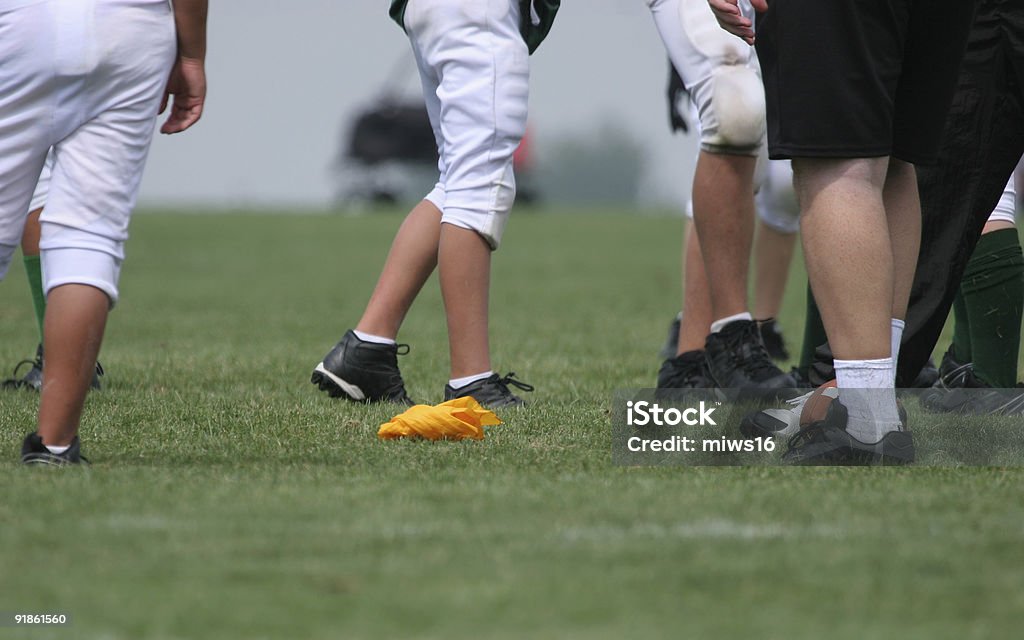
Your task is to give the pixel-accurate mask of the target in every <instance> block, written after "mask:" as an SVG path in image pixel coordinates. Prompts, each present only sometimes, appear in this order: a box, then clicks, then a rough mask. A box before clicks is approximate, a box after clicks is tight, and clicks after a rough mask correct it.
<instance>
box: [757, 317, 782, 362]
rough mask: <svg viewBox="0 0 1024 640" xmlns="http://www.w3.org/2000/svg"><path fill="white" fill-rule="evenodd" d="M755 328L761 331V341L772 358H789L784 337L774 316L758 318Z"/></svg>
mask: <svg viewBox="0 0 1024 640" xmlns="http://www.w3.org/2000/svg"><path fill="white" fill-rule="evenodd" d="M757 328H758V329H759V330H760V331H761V341H762V342H764V348H765V349H766V350H767V351H768V355H769V356H771V357H772V360H789V350H788V349H787V348H786V339H785V338H784V337H783V336H782V328H781V327H779V323H778V322H776V321H775V318H768V319H767V320H758V321H757Z"/></svg>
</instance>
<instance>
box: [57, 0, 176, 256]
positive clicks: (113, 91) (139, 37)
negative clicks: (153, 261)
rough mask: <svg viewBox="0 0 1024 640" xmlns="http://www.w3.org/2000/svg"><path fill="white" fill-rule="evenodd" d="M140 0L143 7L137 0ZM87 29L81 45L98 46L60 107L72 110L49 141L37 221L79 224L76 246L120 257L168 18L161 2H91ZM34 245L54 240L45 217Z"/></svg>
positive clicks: (170, 46)
mask: <svg viewBox="0 0 1024 640" xmlns="http://www.w3.org/2000/svg"><path fill="white" fill-rule="evenodd" d="M143 7H145V8H143ZM93 34H94V35H93V36H92V37H95V38H96V41H97V42H102V43H103V46H102V47H95V45H96V42H88V41H83V43H82V46H83V49H84V50H89V49H93V48H94V47H95V48H96V49H97V50H98V51H100V52H102V53H101V54H100V55H98V56H97V58H96V60H95V64H94V65H91V66H90V67H89V69H88V70H87V71H86V72H85V74H84V76H83V78H82V82H80V83H76V85H75V86H76V87H78V90H77V91H76V92H75V93H74V94H73V95H72V96H70V97H69V98H68V99H67V100H66V103H67V104H62V109H63V110H64V111H66V112H68V113H76V114H78V118H76V119H71V118H68V119H67V120H66V122H64V123H63V124H64V125H65V126H66V127H67V128H68V129H69V132H68V133H67V134H66V135H64V136H63V137H62V139H61V140H60V141H59V142H57V143H56V144H55V145H54V166H53V172H52V175H51V179H50V195H49V200H48V202H47V206H46V208H45V209H44V211H43V215H42V217H41V222H43V223H50V224H55V225H61V226H63V227H67V228H70V229H75V230H78V231H80V232H83V233H82V234H81V235H80V237H81V240H80V241H79V242H80V245H81V246H79V247H78V248H95V249H97V250H102V251H106V252H108V253H111V254H112V255H114V256H115V257H117V258H122V257H123V255H122V248H121V243H123V242H124V240H125V239H126V238H127V235H128V231H127V230H128V219H129V217H130V214H131V211H132V209H133V208H134V206H135V201H136V198H137V195H138V189H139V184H140V183H141V180H142V173H143V169H144V167H145V163H146V157H147V155H148V153H149V146H150V142H151V141H152V138H153V128H154V125H155V121H156V115H157V113H156V112H157V109H158V108H159V104H160V99H161V97H162V95H163V90H164V86H165V85H166V82H167V74H168V72H169V71H170V67H171V63H172V61H173V59H174V55H175V50H176V44H175V38H174V24H173V18H172V16H171V14H170V12H169V10H168V9H167V7H166V6H162V7H161V6H160V5H155V4H149V5H146V4H145V3H139V7H136V8H134V9H133V10H131V11H125V10H124V9H123V8H117V7H116V6H115V3H102V2H101V3H97V10H96V14H95V15H94V24H93ZM43 231H44V235H43V238H42V241H41V242H40V248H42V249H51V248H67V242H69V240H68V239H67V237H66V236H62V238H63V239H62V240H61V242H62V244H63V245H64V246H61V247H57V246H55V245H54V242H55V240H54V239H53V237H52V236H51V237H48V235H49V234H48V233H47V231H46V226H45V224H44V230H43Z"/></svg>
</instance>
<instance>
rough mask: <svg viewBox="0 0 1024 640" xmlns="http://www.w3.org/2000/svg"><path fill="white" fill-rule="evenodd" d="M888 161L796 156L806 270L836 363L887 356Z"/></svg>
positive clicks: (890, 294) (890, 282) (890, 281)
mask: <svg viewBox="0 0 1024 640" xmlns="http://www.w3.org/2000/svg"><path fill="white" fill-rule="evenodd" d="M888 164H889V163H888V159H886V158H867V159H835V160H833V159H815V158H801V159H796V160H793V173H794V176H795V181H794V185H795V187H796V191H797V196H798V198H799V200H800V210H801V221H800V225H801V232H802V234H803V247H804V255H805V257H806V261H807V273H808V277H809V278H810V281H811V288H812V289H813V290H814V297H815V299H816V300H817V302H818V306H819V308H820V310H821V317H822V321H823V322H824V324H825V330H826V332H827V333H828V337H829V343H830V345H831V346H832V352H833V353H834V354H835V357H836V359H837V360H870V359H882V358H888V357H889V356H890V352H891V349H892V346H891V333H892V325H891V322H890V318H891V315H892V307H893V300H894V297H895V296H894V268H893V251H892V244H891V242H890V239H889V226H888V221H887V218H886V213H885V205H884V202H883V199H882V189H883V186H884V184H885V176H886V170H887V168H888Z"/></svg>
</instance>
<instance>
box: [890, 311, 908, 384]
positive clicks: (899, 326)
mask: <svg viewBox="0 0 1024 640" xmlns="http://www.w3.org/2000/svg"><path fill="white" fill-rule="evenodd" d="M906 326H907V323H906V322H904V321H903V320H900V319H899V318H893V319H892V380H893V385H895V384H896V366H897V365H898V364H899V359H900V343H901V342H902V341H903V329H904V328H905V327H906Z"/></svg>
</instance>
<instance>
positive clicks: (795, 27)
mask: <svg viewBox="0 0 1024 640" xmlns="http://www.w3.org/2000/svg"><path fill="white" fill-rule="evenodd" d="M910 3H911V0H830V1H828V2H822V1H821V0H773V1H772V2H770V3H769V9H768V11H767V13H765V14H762V15H761V16H760V17H759V19H758V24H757V51H758V56H759V58H760V61H761V68H762V72H763V75H764V83H765V92H766V97H767V107H768V147H769V151H770V153H771V157H772V158H773V159H780V158H792V157H875V156H886V155H889V154H890V153H891V151H892V144H893V139H892V127H893V111H894V110H893V103H894V100H895V95H896V89H897V86H898V84H899V79H900V74H901V70H902V64H903V47H904V42H905V40H906V34H907V26H908V20H909V17H910Z"/></svg>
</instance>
